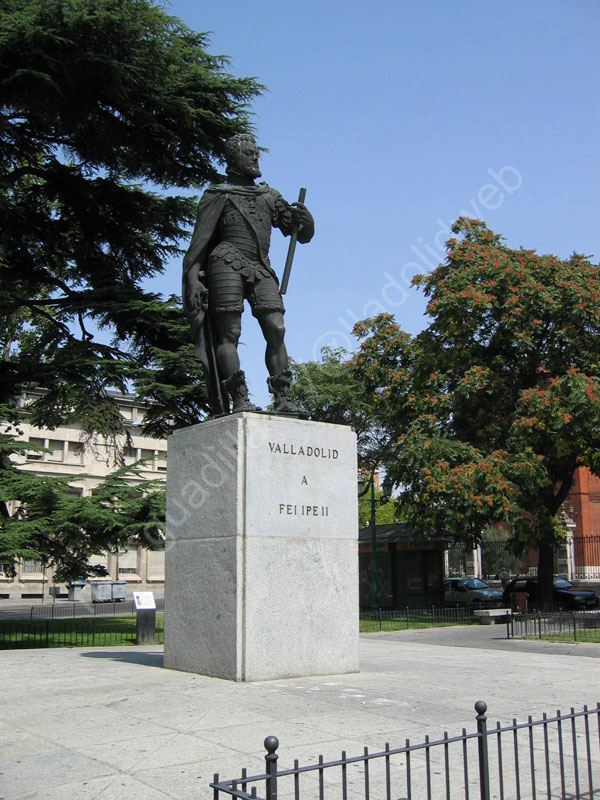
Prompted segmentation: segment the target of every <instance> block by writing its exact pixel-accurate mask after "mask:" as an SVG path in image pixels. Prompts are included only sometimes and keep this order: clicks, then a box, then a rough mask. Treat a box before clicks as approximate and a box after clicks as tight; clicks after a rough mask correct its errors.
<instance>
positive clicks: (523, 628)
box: [507, 611, 600, 644]
mask: <svg viewBox="0 0 600 800" xmlns="http://www.w3.org/2000/svg"><path fill="white" fill-rule="evenodd" d="M507 633H508V637H509V638H514V639H529V638H532V637H535V638H537V639H552V640H555V641H568V640H573V641H575V642H577V641H580V642H586V641H587V642H598V643H599V644H600V611H557V612H548V611H528V612H526V613H525V614H513V615H512V616H511V618H510V619H509V621H508V622H507Z"/></svg>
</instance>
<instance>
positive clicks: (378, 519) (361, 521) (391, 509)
mask: <svg viewBox="0 0 600 800" xmlns="http://www.w3.org/2000/svg"><path fill="white" fill-rule="evenodd" d="M382 496H383V495H382V492H381V490H379V489H376V490H375V501H376V503H377V505H376V506H375V524H376V525H391V523H392V522H395V521H396V505H395V503H394V501H393V499H392V500H390V501H389V502H387V503H381V502H380V500H381V497H382ZM369 498H370V493H369V492H367V494H366V495H365V496H364V497H361V498H360V499H359V501H358V528H359V530H362V528H365V527H366V526H367V525H370V524H371V502H370V499H369Z"/></svg>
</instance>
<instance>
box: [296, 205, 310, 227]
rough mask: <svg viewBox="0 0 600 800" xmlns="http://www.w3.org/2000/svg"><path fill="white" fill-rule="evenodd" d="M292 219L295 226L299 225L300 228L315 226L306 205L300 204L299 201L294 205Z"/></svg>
mask: <svg viewBox="0 0 600 800" xmlns="http://www.w3.org/2000/svg"><path fill="white" fill-rule="evenodd" d="M292 217H293V220H294V224H295V225H298V226H299V227H306V226H308V225H314V220H313V218H312V214H311V213H310V211H309V210H308V208H307V207H306V206H305V205H304V203H300V202H299V201H296V202H295V203H292Z"/></svg>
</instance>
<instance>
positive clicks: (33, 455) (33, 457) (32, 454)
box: [27, 436, 46, 461]
mask: <svg viewBox="0 0 600 800" xmlns="http://www.w3.org/2000/svg"><path fill="white" fill-rule="evenodd" d="M29 443H30V444H34V445H38V447H45V446H46V442H45V439H39V438H37V437H35V436H30V437H29ZM43 460H44V454H43V453H42V452H41V451H40V450H29V451H28V452H27V461H43Z"/></svg>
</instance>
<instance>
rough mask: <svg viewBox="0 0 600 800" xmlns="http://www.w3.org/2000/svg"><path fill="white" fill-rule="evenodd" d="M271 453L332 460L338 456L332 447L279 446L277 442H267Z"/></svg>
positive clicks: (285, 444)
mask: <svg viewBox="0 0 600 800" xmlns="http://www.w3.org/2000/svg"><path fill="white" fill-rule="evenodd" d="M269 448H270V450H271V452H272V453H281V454H282V455H289V456H312V457H313V458H332V459H336V458H337V457H338V456H339V453H338V451H337V450H335V449H334V448H333V447H312V446H311V445H306V446H305V445H295V444H287V443H284V444H279V442H269Z"/></svg>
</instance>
